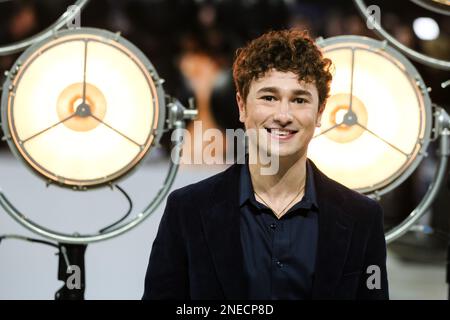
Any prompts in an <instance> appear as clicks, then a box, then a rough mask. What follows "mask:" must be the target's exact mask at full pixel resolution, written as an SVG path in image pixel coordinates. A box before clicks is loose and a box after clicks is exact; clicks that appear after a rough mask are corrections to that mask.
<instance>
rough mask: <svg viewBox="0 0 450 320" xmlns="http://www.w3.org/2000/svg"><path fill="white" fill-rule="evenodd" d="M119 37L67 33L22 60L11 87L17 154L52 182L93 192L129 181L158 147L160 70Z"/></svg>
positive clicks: (9, 127)
mask: <svg viewBox="0 0 450 320" xmlns="http://www.w3.org/2000/svg"><path fill="white" fill-rule="evenodd" d="M114 37H116V35H114V34H112V33H109V32H105V31H98V30H95V31H94V30H88V29H84V30H83V31H78V30H74V31H66V32H62V33H60V34H59V35H58V37H57V38H50V39H49V40H48V41H45V43H40V44H39V46H38V47H33V48H31V49H30V50H28V51H27V52H26V53H25V54H23V55H22V56H21V58H20V61H19V62H18V63H17V69H13V70H14V74H12V75H11V77H10V78H9V79H8V81H7V82H6V83H5V87H6V88H7V92H8V95H5V96H4V99H3V119H4V121H3V130H4V132H5V133H6V135H7V136H10V138H11V139H8V142H9V144H10V147H11V149H12V150H14V152H15V153H16V154H17V155H19V156H20V158H21V159H23V160H24V161H25V163H26V164H27V165H28V166H29V167H31V168H32V169H33V170H34V171H35V172H37V173H39V174H40V175H41V176H43V177H44V178H45V179H47V180H49V181H50V182H54V183H58V184H62V185H66V186H70V187H73V188H86V187H89V186H98V185H102V184H105V183H107V182H110V181H112V180H115V179H117V178H119V177H121V176H122V175H124V174H126V173H127V172H128V171H129V170H130V169H132V168H133V167H134V166H135V165H136V164H137V163H138V162H140V161H141V160H142V158H143V157H144V156H145V154H146V153H147V152H148V150H149V148H150V146H151V144H152V143H153V142H154V141H155V140H156V141H157V140H158V138H159V136H157V132H158V131H157V128H158V125H161V119H164V108H160V107H159V104H160V101H162V100H163V99H164V98H163V97H164V95H163V92H162V88H161V86H160V84H159V83H157V82H155V79H154V78H152V74H153V75H154V74H155V72H154V71H152V70H153V67H152V66H151V65H150V64H149V62H148V61H145V59H143V57H142V56H141V55H140V53H139V51H138V50H137V49H136V48H135V47H134V46H133V45H131V44H130V43H128V42H126V41H124V40H123V39H121V41H116V40H114Z"/></svg>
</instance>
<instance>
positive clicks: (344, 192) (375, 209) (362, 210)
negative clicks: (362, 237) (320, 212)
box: [319, 171, 383, 220]
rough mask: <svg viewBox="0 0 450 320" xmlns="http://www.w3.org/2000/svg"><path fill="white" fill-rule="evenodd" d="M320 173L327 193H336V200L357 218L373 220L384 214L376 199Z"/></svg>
mask: <svg viewBox="0 0 450 320" xmlns="http://www.w3.org/2000/svg"><path fill="white" fill-rule="evenodd" d="M319 174H320V176H321V180H322V182H323V184H324V185H325V186H326V187H325V189H326V190H328V192H327V193H328V194H329V195H330V193H332V194H334V197H335V201H337V202H339V203H340V205H341V207H342V208H343V209H344V210H345V211H346V212H347V213H349V214H350V215H352V216H353V217H354V218H355V219H356V220H360V219H364V220H366V219H368V220H373V219H377V218H380V216H382V215H383V210H382V208H381V206H380V204H379V203H378V202H377V201H376V200H374V199H372V198H370V197H369V196H366V195H364V194H362V193H359V192H357V191H355V190H352V189H350V188H348V187H346V186H344V185H343V184H341V183H339V182H337V181H335V180H333V179H331V178H329V177H327V176H326V175H325V174H323V173H322V172H320V171H319Z"/></svg>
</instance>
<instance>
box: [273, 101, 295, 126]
mask: <svg viewBox="0 0 450 320" xmlns="http://www.w3.org/2000/svg"><path fill="white" fill-rule="evenodd" d="M274 120H275V121H277V122H279V123H280V124H286V123H290V122H292V120H293V117H292V114H291V108H290V106H289V102H288V101H280V104H279V106H278V109H277V111H276V113H275V115H274Z"/></svg>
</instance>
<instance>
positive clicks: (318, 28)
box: [0, 0, 450, 299]
mask: <svg viewBox="0 0 450 320" xmlns="http://www.w3.org/2000/svg"><path fill="white" fill-rule="evenodd" d="M71 4H73V3H72V1H62V0H41V1H19V0H9V1H5V0H0V46H1V45H6V44H10V43H13V42H16V41H19V40H22V39H25V38H27V37H29V36H32V35H33V34H36V33H37V32H39V31H40V30H43V29H45V28H46V27H48V26H49V25H51V24H52V23H53V22H54V21H55V20H56V19H57V18H58V17H59V16H60V15H61V14H62V13H63V12H64V11H65V10H66V9H67V7H68V6H70V5H71ZM366 4H368V5H369V4H376V5H378V6H379V7H380V9H381V24H382V25H383V27H384V28H385V29H386V30H387V31H389V32H390V33H391V35H393V36H394V37H395V38H396V39H398V40H399V41H400V42H401V43H403V44H405V45H407V46H408V47H410V48H413V49H415V50H417V51H419V52H423V53H425V54H427V55H429V56H432V57H435V58H440V59H445V60H450V17H449V16H446V15H441V14H438V13H433V12H431V11H428V10H426V9H424V8H422V7H420V6H418V5H416V4H415V3H413V2H411V1H409V0H403V1H371V2H370V3H369V2H366ZM419 17H427V18H431V19H433V20H434V21H435V23H436V25H437V26H438V29H437V33H436V29H435V28H434V27H433V28H431V27H430V25H422V26H421V25H420V24H416V27H415V28H413V25H414V22H415V20H416V19H417V18H419ZM81 25H82V26H86V27H96V28H102V29H107V30H110V31H113V32H115V31H120V32H121V34H122V36H124V37H125V38H127V39H128V40H130V41H131V42H132V43H134V44H135V45H136V46H137V47H138V48H140V49H141V50H142V51H143V52H144V53H145V54H146V55H147V57H148V58H149V59H150V61H151V62H152V63H153V65H154V66H155V68H156V70H157V71H158V73H159V75H160V76H161V77H162V78H164V79H165V84H164V88H165V90H166V92H167V93H168V94H170V95H173V96H175V97H177V98H178V99H180V100H181V101H182V102H183V103H184V104H186V105H187V101H188V98H189V97H194V98H195V103H196V105H197V108H198V109H199V120H201V121H202V130H206V129H209V128H218V129H220V130H223V131H224V130H225V129H227V128H239V127H240V123H239V121H238V110H237V105H236V103H235V91H234V90H235V89H234V85H233V82H232V78H231V65H232V62H233V57H234V53H235V51H236V49H237V48H238V47H240V46H242V45H244V44H245V43H246V42H247V41H249V40H250V39H253V38H255V37H257V36H259V35H260V34H262V33H264V32H266V31H268V30H276V29H282V28H299V29H301V30H304V29H307V30H309V33H310V35H311V36H313V37H314V38H316V37H323V38H328V37H332V36H337V35H362V36H367V37H372V38H376V39H378V37H377V36H376V35H375V34H374V33H373V32H372V31H371V30H369V29H368V28H367V27H366V22H365V21H364V20H363V18H362V17H361V16H360V15H359V13H358V12H357V9H356V7H355V5H354V4H353V2H352V1H349V0H346V1H344V0H338V1H336V0H335V1H325V0H315V1H296V0H239V1H238V0H211V1H207V0H173V1H169V0H167V1H166V0H121V1H112V0H109V1H108V0H95V1H90V3H89V4H88V5H87V6H86V8H85V9H84V10H83V11H82V13H81ZM431 29H432V30H431ZM424 34H425V36H424ZM430 34H431V35H432V36H430ZM19 55H20V53H19V54H14V55H9V56H0V71H1V72H2V74H3V71H6V70H8V69H9V68H10V67H11V66H12V64H13V63H14V61H15V60H16V59H17V57H18V56H19ZM413 64H414V65H415V67H416V68H417V69H418V71H419V73H420V74H421V76H422V77H423V79H424V81H425V83H426V85H427V86H428V87H430V88H431V89H432V91H431V92H430V96H431V99H432V101H433V102H434V103H435V104H438V105H440V106H442V107H444V108H445V109H446V110H447V111H449V97H450V94H449V89H448V88H447V89H443V88H441V85H440V84H441V83H442V82H444V81H446V80H448V79H449V78H450V75H449V73H448V72H445V71H441V70H437V69H433V68H430V67H426V66H423V65H421V64H418V63H415V62H413ZM55 81H57V80H55ZM188 129H189V130H193V128H192V127H191V126H189V127H188ZM203 148H204V145H202V142H200V144H199V145H198V146H197V147H196V149H195V150H191V152H194V153H197V152H202V150H203ZM151 152H152V153H151V155H150V157H149V158H148V159H147V160H146V162H145V164H144V165H143V166H142V167H140V168H139V170H137V171H136V172H135V173H133V174H132V175H131V176H130V177H128V178H127V179H125V181H124V182H123V183H121V185H123V187H125V188H126V189H127V191H128V192H129V193H130V195H131V196H132V197H133V202H134V205H135V208H142V206H144V204H145V203H146V201H147V202H148V200H149V199H151V198H152V197H153V195H154V194H155V192H156V190H157V189H158V188H159V184H161V183H162V180H163V178H164V176H163V175H162V174H161V173H162V172H164V170H165V169H166V168H167V166H168V161H169V155H170V135H169V134H167V135H165V136H164V137H163V139H162V147H161V148H159V149H157V150H154V151H151ZM435 152H436V145H435V144H433V143H432V144H431V145H430V148H429V156H428V157H427V158H426V159H425V160H424V161H423V162H422V164H421V165H420V167H419V168H418V170H416V171H415V173H414V174H413V175H412V176H411V177H410V178H408V179H407V181H406V182H405V183H403V184H402V185H401V186H400V187H398V188H397V189H395V190H394V191H393V192H391V193H389V194H387V195H386V196H383V198H382V199H381V203H382V206H383V208H384V210H385V227H386V228H387V229H388V228H391V227H392V226H394V225H396V224H398V223H399V222H400V221H402V220H403V219H404V218H405V217H406V216H407V215H408V214H409V213H410V212H411V210H413V209H414V208H415V206H416V205H417V204H418V203H419V202H420V200H421V199H422V196H423V195H424V193H425V191H426V189H427V187H428V185H429V183H430V181H431V180H432V178H433V173H434V168H435V165H436V157H435ZM225 168H226V166H225V165H209V166H208V165H185V166H182V167H181V169H180V171H179V174H178V176H177V178H176V181H175V185H174V187H173V188H178V187H181V186H184V185H186V184H189V183H192V182H195V181H199V180H201V179H203V178H205V177H207V176H210V175H212V174H214V173H217V172H220V171H222V170H224V169H225ZM156 181H161V182H158V183H156ZM0 186H1V187H2V188H3V190H4V191H5V193H6V194H7V195H8V196H10V197H11V198H12V199H13V200H15V201H16V202H15V203H19V204H20V205H18V206H19V208H20V209H21V210H23V211H24V212H27V214H29V215H30V216H33V218H35V219H36V220H37V221H39V222H41V223H42V224H43V225H46V226H52V227H55V228H58V227H59V228H67V225H68V224H69V225H70V228H69V230H73V229H76V228H80V229H82V230H86V229H89V228H92V229H94V228H100V227H101V226H104V225H105V224H108V222H109V221H114V219H117V218H118V217H120V215H121V210H122V211H124V210H125V209H126V208H125V207H126V202H125V200H124V199H123V198H121V197H120V196H119V195H117V194H115V193H114V192H113V191H111V190H95V191H92V192H88V193H85V194H80V193H75V194H74V193H72V192H70V191H67V190H61V189H58V188H57V187H50V188H46V187H45V184H44V183H43V182H42V181H41V180H40V179H38V178H37V177H35V176H34V175H33V174H32V173H31V172H29V171H28V170H27V169H26V168H24V167H23V165H22V164H21V163H20V162H19V161H18V160H16V159H15V158H14V157H13V156H12V155H11V154H10V151H9V149H8V148H7V145H6V143H5V142H3V141H2V142H1V143H0ZM449 188H450V185H449V184H448V181H447V182H446V185H445V186H444V188H442V189H441V192H440V194H439V196H438V199H437V200H436V202H435V203H434V205H433V207H432V209H431V210H430V211H429V212H428V213H427V215H426V216H425V217H424V218H423V219H422V221H421V223H422V224H424V225H429V226H431V227H432V228H433V229H434V230H435V233H434V234H433V235H425V234H422V233H416V232H409V233H408V234H406V235H405V236H404V237H402V238H401V239H399V240H397V241H395V242H394V243H392V244H390V245H389V248H388V249H389V254H388V272H389V280H390V291H391V298H393V299H446V298H447V285H446V283H445V276H446V275H445V263H446V250H447V244H448V233H449V230H450V221H449V217H450V192H449ZM164 204H165V203H163V204H162V205H161V207H160V208H158V210H157V211H156V212H155V214H153V215H152V216H151V217H150V218H149V219H148V220H147V221H145V222H144V223H143V224H142V225H140V226H139V227H138V228H136V229H135V230H133V231H131V232H129V233H127V234H125V235H123V236H121V237H119V238H115V239H113V240H110V241H106V242H102V243H98V244H92V245H90V246H89V247H88V249H87V256H86V272H87V274H86V277H87V279H86V284H87V288H86V298H87V299H139V298H140V297H141V295H142V292H143V283H144V275H145V270H146V266H147V261H148V256H149V253H150V249H151V244H152V242H153V239H154V237H155V235H156V231H157V227H158V224H159V220H160V218H161V213H162V211H163V209H164ZM5 233H18V234H25V235H30V236H31V234H30V233H29V232H28V231H27V230H25V229H24V228H22V227H21V226H20V225H18V224H17V223H16V222H14V221H13V220H12V219H11V218H10V217H9V216H7V215H6V213H5V212H3V210H0V234H5ZM54 252H55V250H54V249H52V248H50V247H45V246H41V245H39V244H31V243H26V242H19V241H15V240H8V241H6V240H5V241H3V242H2V243H0V299H52V298H53V295H54V292H55V291H56V290H57V289H58V288H59V287H60V286H61V285H62V283H61V282H58V281H57V280H56V275H57V257H56V256H55V255H54Z"/></svg>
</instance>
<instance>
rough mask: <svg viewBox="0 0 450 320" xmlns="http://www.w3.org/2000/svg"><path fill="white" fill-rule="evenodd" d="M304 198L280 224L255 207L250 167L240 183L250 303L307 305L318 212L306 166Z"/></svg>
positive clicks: (262, 208) (261, 206)
mask: <svg viewBox="0 0 450 320" xmlns="http://www.w3.org/2000/svg"><path fill="white" fill-rule="evenodd" d="M305 183H306V184H305V194H304V196H303V198H302V199H301V200H300V201H299V202H297V203H296V204H295V205H294V206H293V207H291V208H290V209H289V210H288V211H287V212H286V213H285V214H284V215H283V216H282V217H281V219H278V218H277V217H276V216H275V214H274V213H273V212H272V211H271V209H270V208H268V207H267V206H265V205H264V204H262V203H260V202H258V201H256V199H255V195H254V191H253V185H252V181H251V176H250V171H249V168H248V162H246V164H245V165H243V166H242V170H241V177H240V185H239V188H240V190H239V191H240V193H239V205H240V213H241V215H240V234H241V243H242V248H243V255H244V270H245V273H246V276H247V279H248V288H249V292H248V294H249V295H248V297H249V299H261V300H269V299H310V298H311V294H312V283H313V278H314V267H315V259H316V251H317V235H318V221H317V215H318V206H317V199H316V190H315V185H314V179H313V172H312V168H311V164H310V163H309V160H307V161H306V182H305Z"/></svg>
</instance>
